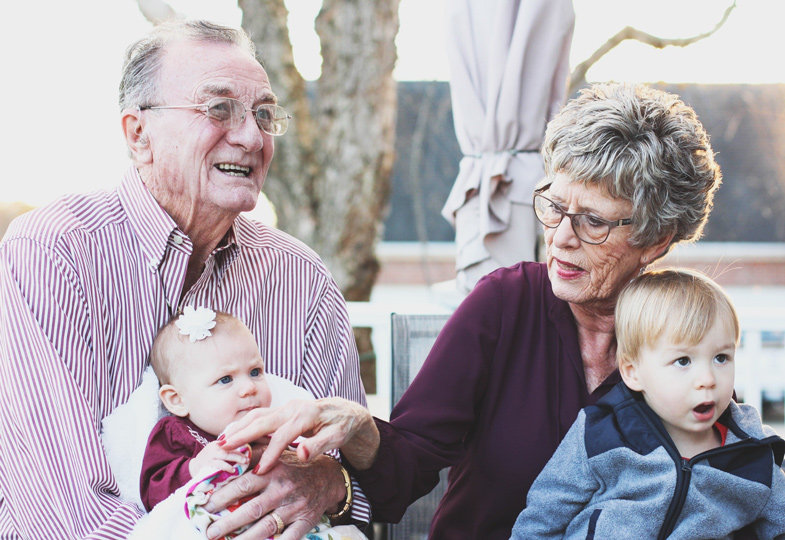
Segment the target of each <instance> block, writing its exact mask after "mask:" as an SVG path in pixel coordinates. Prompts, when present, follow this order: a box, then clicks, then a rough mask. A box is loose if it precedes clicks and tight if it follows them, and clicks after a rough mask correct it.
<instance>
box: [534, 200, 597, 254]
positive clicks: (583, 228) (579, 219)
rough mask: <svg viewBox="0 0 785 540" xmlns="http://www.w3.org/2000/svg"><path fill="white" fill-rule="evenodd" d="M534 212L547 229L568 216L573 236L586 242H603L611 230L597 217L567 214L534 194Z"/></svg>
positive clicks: (551, 202)
mask: <svg viewBox="0 0 785 540" xmlns="http://www.w3.org/2000/svg"><path fill="white" fill-rule="evenodd" d="M534 214H535V215H536V216H537V219H538V220H539V221H540V223H542V224H543V225H545V226H546V227H548V228H549V229H555V228H556V227H558V226H559V224H560V223H561V222H562V219H564V216H567V217H569V219H570V222H571V225H572V230H573V231H574V232H575V236H577V237H578V238H579V239H580V240H582V241H583V242H586V243H588V244H601V243H603V242H604V241H605V240H606V239H607V238H608V236H609V235H610V232H611V227H610V224H608V223H606V222H604V221H602V220H600V219H599V218H596V217H594V216H592V215H590V214H568V213H567V212H565V210H564V208H562V207H561V206H559V205H558V204H556V203H555V202H553V201H551V200H550V199H548V198H547V197H543V196H542V195H535V196H534Z"/></svg>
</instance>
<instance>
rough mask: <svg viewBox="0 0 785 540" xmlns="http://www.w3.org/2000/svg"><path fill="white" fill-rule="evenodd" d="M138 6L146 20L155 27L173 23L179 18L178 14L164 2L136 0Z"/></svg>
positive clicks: (158, 0) (160, 0)
mask: <svg viewBox="0 0 785 540" xmlns="http://www.w3.org/2000/svg"><path fill="white" fill-rule="evenodd" d="M136 4H137V5H138V6H139V11H141V12H142V15H144V18H145V19H147V20H148V21H150V22H151V23H152V24H154V25H155V24H160V23H162V22H166V21H172V20H174V19H176V18H177V17H178V15H177V12H176V11H175V10H174V9H172V6H170V5H169V4H167V3H166V2H164V0H136Z"/></svg>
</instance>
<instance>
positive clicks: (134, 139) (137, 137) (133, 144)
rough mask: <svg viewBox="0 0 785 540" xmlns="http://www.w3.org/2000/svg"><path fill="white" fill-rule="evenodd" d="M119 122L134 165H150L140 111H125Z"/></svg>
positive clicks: (148, 144) (148, 150)
mask: <svg viewBox="0 0 785 540" xmlns="http://www.w3.org/2000/svg"><path fill="white" fill-rule="evenodd" d="M120 121H121V123H122V128H123V135H124V136H125V143H126V145H128V151H129V152H130V153H131V158H132V159H133V160H134V162H135V163H150V162H151V161H152V155H151V153H150V139H149V138H148V136H147V133H145V129H144V125H143V122H142V111H140V110H139V109H138V108H136V109H133V108H128V109H125V110H124V111H123V115H122V117H121V119H120Z"/></svg>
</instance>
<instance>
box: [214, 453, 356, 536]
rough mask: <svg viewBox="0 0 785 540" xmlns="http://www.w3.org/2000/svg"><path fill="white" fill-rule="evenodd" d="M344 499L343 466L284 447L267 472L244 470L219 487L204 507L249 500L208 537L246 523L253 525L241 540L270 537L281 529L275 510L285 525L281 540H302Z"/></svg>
mask: <svg viewBox="0 0 785 540" xmlns="http://www.w3.org/2000/svg"><path fill="white" fill-rule="evenodd" d="M345 497H346V490H345V489H344V481H343V475H342V474H341V469H340V465H339V464H338V462H337V461H335V460H334V459H332V458H330V457H328V456H319V457H317V458H316V459H313V460H312V463H307V464H306V463H302V462H301V461H300V460H299V459H298V458H297V457H296V456H295V455H294V453H293V452H290V451H286V452H285V453H284V454H283V455H282V456H281V459H280V460H279V461H277V462H276V463H275V466H274V467H273V468H272V470H271V471H270V472H269V473H267V474H262V475H257V474H253V473H245V474H243V475H242V476H240V477H238V478H236V479H234V480H232V481H231V482H229V483H228V484H226V485H225V486H222V487H221V488H219V489H217V490H216V491H215V492H214V493H213V494H212V495H211V496H210V500H209V501H208V502H207V504H206V505H205V510H207V511H208V512H217V511H219V510H222V509H223V508H226V507H227V506H228V505H229V504H231V503H233V502H235V501H237V500H240V499H247V500H246V501H245V502H244V503H243V504H242V505H241V506H239V507H238V508H236V509H235V510H234V511H232V512H231V513H230V514H227V515H225V516H223V517H221V518H220V519H218V520H217V521H215V523H213V524H212V525H210V527H208V529H207V537H208V538H222V537H224V536H225V535H226V534H228V533H230V532H232V531H235V530H237V529H238V528H239V527H242V526H243V525H246V524H252V525H251V527H250V528H249V529H248V530H246V531H243V533H242V534H240V535H238V536H237V537H236V538H237V540H245V539H246V538H247V539H252V538H269V537H271V536H273V535H274V534H276V533H277V532H280V531H279V530H278V524H277V521H276V519H275V518H274V517H273V516H272V512H275V513H276V514H277V515H278V517H279V518H280V519H281V521H283V523H284V526H285V528H284V530H283V534H282V535H281V540H299V539H300V538H302V537H303V536H305V534H306V533H307V532H308V531H310V530H311V529H312V528H313V527H314V526H315V525H316V524H317V523H318V522H319V520H320V519H321V516H322V515H323V514H324V513H325V512H335V511H336V508H340V506H341V504H342V502H341V501H343V500H344V499H345Z"/></svg>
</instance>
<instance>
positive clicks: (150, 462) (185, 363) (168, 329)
mask: <svg viewBox="0 0 785 540" xmlns="http://www.w3.org/2000/svg"><path fill="white" fill-rule="evenodd" d="M150 364H151V365H152V367H153V370H154V371H155V374H156V375H157V376H158V380H159V381H160V383H161V387H160V390H159V396H160V398H161V402H162V403H163V404H164V406H165V407H166V409H167V410H168V411H169V412H170V413H172V416H165V417H164V418H162V419H161V420H160V421H159V422H158V424H156V426H155V428H153V431H152V433H151V434H150V437H149V439H148V442H147V448H146V451H145V456H144V461H143V463H142V474H141V478H140V493H141V497H142V502H143V503H144V505H145V508H146V509H147V510H148V511H149V510H150V509H151V508H153V507H154V506H155V505H156V504H158V503H159V502H160V501H162V500H164V499H166V498H167V497H168V496H169V495H170V494H172V493H174V492H175V491H176V490H177V488H179V487H180V486H183V485H185V484H186V483H188V482H189V481H190V480H191V479H192V478H196V477H197V475H198V474H199V471H201V470H204V469H209V470H212V471H215V470H221V471H225V472H227V473H233V472H234V471H235V464H242V465H245V466H247V465H248V453H247V452H241V451H232V452H227V451H226V450H224V449H223V448H221V447H220V446H219V445H218V443H217V442H216V438H217V437H218V435H220V434H221V432H222V431H223V430H224V428H226V426H228V425H229V424H230V423H231V422H234V421H235V420H237V419H239V418H241V417H242V416H244V415H245V414H246V413H247V412H248V411H250V410H252V409H255V408H257V407H268V406H269V405H270V399H271V398H270V388H269V387H268V386H267V382H266V381H265V377H264V361H263V360H262V357H261V356H260V354H259V349H258V347H257V344H256V340H255V339H254V337H253V335H252V334H251V332H250V331H249V330H248V328H246V326H245V325H244V324H243V323H242V322H241V321H240V320H238V319H236V318H234V317H232V316H231V315H229V314H226V313H222V312H213V311H212V310H209V309H206V308H201V307H200V308H198V309H194V308H192V307H190V306H189V307H186V308H185V310H184V313H183V315H181V316H179V317H177V318H175V319H173V320H172V321H171V322H169V324H167V325H166V326H164V327H163V328H162V329H161V330H160V331H159V332H158V335H157V336H156V338H155V341H154V342H153V348H152V351H151V352H150Z"/></svg>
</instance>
